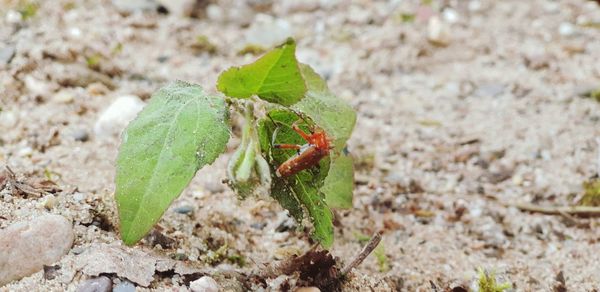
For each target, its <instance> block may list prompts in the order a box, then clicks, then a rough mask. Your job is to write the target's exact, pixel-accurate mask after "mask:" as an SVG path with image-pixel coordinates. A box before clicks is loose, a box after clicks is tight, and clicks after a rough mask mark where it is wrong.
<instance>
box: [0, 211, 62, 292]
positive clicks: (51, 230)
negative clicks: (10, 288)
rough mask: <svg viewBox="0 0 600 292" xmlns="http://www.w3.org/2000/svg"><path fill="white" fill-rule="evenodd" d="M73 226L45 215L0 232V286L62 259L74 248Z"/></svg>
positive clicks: (10, 226)
mask: <svg viewBox="0 0 600 292" xmlns="http://www.w3.org/2000/svg"><path fill="white" fill-rule="evenodd" d="M73 238H74V235H73V225H72V223H71V222H70V221H69V220H67V219H66V218H65V217H63V216H60V215H42V216H39V217H36V218H33V219H31V220H28V221H22V222H16V223H13V224H11V225H9V226H8V227H6V228H4V229H2V230H0V247H2V252H0V267H10V269H4V268H2V269H0V286H2V285H4V284H6V283H8V282H11V281H14V280H18V279H20V278H22V277H25V276H29V275H31V274H33V273H35V272H37V271H40V270H42V268H43V267H44V265H51V264H53V263H55V262H57V261H58V260H60V259H61V258H62V256H63V255H65V254H66V253H67V252H68V251H69V249H71V245H72V244H73Z"/></svg>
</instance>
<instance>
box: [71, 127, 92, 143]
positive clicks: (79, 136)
mask: <svg viewBox="0 0 600 292" xmlns="http://www.w3.org/2000/svg"><path fill="white" fill-rule="evenodd" d="M71 136H73V139H75V141H79V142H86V141H88V140H89V139H90V135H89V134H88V132H87V131H86V130H84V129H77V130H75V131H73V133H72V134H71Z"/></svg>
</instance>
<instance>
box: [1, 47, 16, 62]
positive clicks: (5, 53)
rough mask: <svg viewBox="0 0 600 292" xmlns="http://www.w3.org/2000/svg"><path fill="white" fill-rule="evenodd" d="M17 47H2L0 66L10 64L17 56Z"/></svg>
mask: <svg viewBox="0 0 600 292" xmlns="http://www.w3.org/2000/svg"><path fill="white" fill-rule="evenodd" d="M15 52H16V49H15V47H14V46H7V47H3V48H0V66H3V65H8V64H10V61H11V60H12V59H13V57H14V56H15Z"/></svg>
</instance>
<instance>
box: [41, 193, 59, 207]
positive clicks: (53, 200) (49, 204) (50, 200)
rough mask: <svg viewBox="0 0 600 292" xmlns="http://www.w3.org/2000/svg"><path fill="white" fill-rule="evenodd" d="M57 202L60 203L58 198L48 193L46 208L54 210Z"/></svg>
mask: <svg viewBox="0 0 600 292" xmlns="http://www.w3.org/2000/svg"><path fill="white" fill-rule="evenodd" d="M56 203H58V199H57V198H56V197H55V196H54V195H48V196H46V198H45V199H44V208H46V209H48V210H52V208H54V206H56Z"/></svg>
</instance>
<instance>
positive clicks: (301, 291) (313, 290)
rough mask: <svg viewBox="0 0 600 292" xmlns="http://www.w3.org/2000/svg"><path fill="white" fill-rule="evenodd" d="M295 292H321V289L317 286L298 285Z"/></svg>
mask: <svg viewBox="0 0 600 292" xmlns="http://www.w3.org/2000/svg"><path fill="white" fill-rule="evenodd" d="M296 292H321V289H319V288H317V287H300V288H298V289H296Z"/></svg>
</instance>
